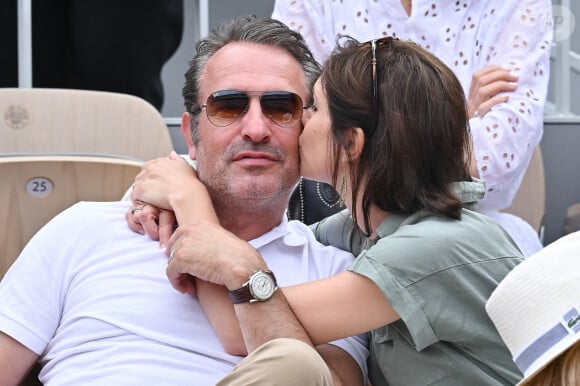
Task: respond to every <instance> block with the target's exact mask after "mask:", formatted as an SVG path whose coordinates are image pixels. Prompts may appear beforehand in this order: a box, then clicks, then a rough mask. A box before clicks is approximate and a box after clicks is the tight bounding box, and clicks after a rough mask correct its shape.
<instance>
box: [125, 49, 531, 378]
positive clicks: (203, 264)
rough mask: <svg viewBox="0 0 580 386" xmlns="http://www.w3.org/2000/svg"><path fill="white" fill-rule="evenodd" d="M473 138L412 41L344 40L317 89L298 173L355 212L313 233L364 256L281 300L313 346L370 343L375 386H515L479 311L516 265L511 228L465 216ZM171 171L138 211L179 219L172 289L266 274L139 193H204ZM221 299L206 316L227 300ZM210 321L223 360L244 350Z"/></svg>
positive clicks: (458, 105)
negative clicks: (355, 339) (366, 336)
mask: <svg viewBox="0 0 580 386" xmlns="http://www.w3.org/2000/svg"><path fill="white" fill-rule="evenodd" d="M467 126H468V117H467V111H466V107H465V99H464V96H463V91H462V88H461V85H460V83H459V81H458V80H457V78H456V77H455V75H454V74H453V72H452V71H451V70H449V68H447V67H446V66H445V65H444V64H443V63H442V62H441V61H440V60H438V59H437V58H435V57H434V56H433V55H431V54H429V53H428V52H427V51H425V50H423V49H421V48H420V47H418V46H417V45H415V44H414V43H412V42H406V41H399V40H393V39H391V38H386V39H381V40H373V41H371V42H367V43H363V44H359V43H358V42H357V41H355V40H347V41H345V42H344V45H343V46H342V47H338V48H337V51H336V52H335V53H333V55H331V57H330V58H329V59H328V60H327V62H326V63H325V65H324V68H323V72H322V75H321V77H320V79H319V80H318V82H317V83H316V86H315V89H314V105H313V106H312V112H311V116H310V118H309V120H308V121H307V122H306V125H305V128H304V131H303V134H302V136H301V138H300V146H301V157H302V165H301V172H302V174H303V175H304V176H306V177H308V178H312V179H316V180H320V181H322V182H326V183H330V184H332V185H333V186H334V187H335V188H336V190H337V191H338V192H339V193H340V195H341V197H342V199H343V200H344V202H345V204H346V206H347V207H348V209H349V211H348V212H341V213H339V214H337V215H334V216H332V217H330V218H329V219H327V220H325V221H323V222H321V223H320V224H318V225H317V227H316V233H317V236H318V237H319V238H320V239H321V240H323V241H325V242H328V243H332V244H336V245H337V246H340V247H343V248H348V249H350V250H351V251H353V253H355V255H358V257H357V258H356V260H355V261H354V262H353V264H352V265H351V266H350V267H349V269H348V270H347V271H346V272H343V273H341V274H338V275H336V276H334V277H331V278H328V279H325V280H319V281H314V282H310V283H307V284H303V285H298V286H293V287H287V288H284V289H283V292H284V295H285V296H286V298H287V300H288V302H289V304H290V305H291V307H292V310H293V312H294V313H295V314H296V316H297V317H298V319H299V320H300V321H301V323H302V325H303V326H304V327H305V329H306V330H307V331H308V333H309V335H310V337H311V338H312V340H313V342H314V343H315V344H318V343H322V342H328V341H332V340H334V339H337V338H339V337H344V336H351V335H355V334H360V333H363V332H367V331H370V332H371V345H372V349H371V358H370V360H369V375H370V380H371V382H372V384H373V385H384V384H389V385H427V384H429V385H434V384H441V385H508V384H510V385H512V384H514V383H516V382H517V381H518V379H520V378H521V374H520V373H519V371H518V370H517V368H516V366H515V364H514V363H513V362H512V360H511V357H510V354H509V351H508V350H507V348H506V347H505V346H504V344H503V342H502V340H501V338H500V337H499V335H498V334H497V331H496V330H495V328H494V327H493V324H492V323H491V321H490V319H489V317H488V316H487V314H486V312H485V301H486V300H487V298H488V297H489V295H490V293H491V292H492V291H493V290H494V289H495V287H496V286H497V284H498V283H499V281H500V280H501V279H503V277H504V276H505V275H506V274H507V273H508V272H509V271H510V270H511V269H512V268H513V267H515V266H516V265H517V264H518V263H519V262H520V261H521V259H522V255H521V253H520V251H519V249H518V247H517V246H516V245H515V243H514V242H513V241H512V239H511V238H510V237H509V236H508V235H507V234H506V232H505V231H504V230H503V228H501V227H500V226H499V225H498V224H496V223H495V222H493V221H492V220H490V219H489V218H487V217H485V216H482V215H480V214H478V213H476V212H473V211H471V210H470V209H468V208H466V207H465V206H469V205H470V204H473V203H475V202H476V201H477V200H478V199H479V198H481V197H482V195H483V192H484V188H483V185H482V183H481V182H480V181H472V179H471V177H470V176H469V165H468V163H467V162H466V160H467V159H469V156H466V154H467V155H469V149H468V147H469V133H468V131H467ZM168 162H169V163H171V162H176V161H173V160H169V159H164V160H156V161H155V162H153V163H150V164H148V165H147V166H146V167H145V168H144V170H143V171H142V172H141V173H140V175H139V176H138V178H137V181H136V188H135V190H134V191H133V199H134V200H136V199H139V200H141V201H144V202H148V203H151V204H153V205H156V206H158V207H161V208H166V209H173V210H175V211H176V212H177V213H178V217H179V218H180V221H181V224H184V225H181V226H180V227H179V228H178V230H177V231H176V233H175V234H174V235H173V236H172V238H171V239H170V241H169V243H168V246H167V250H168V251H171V253H170V260H169V265H168V268H167V274H168V276H169V278H170V280H171V281H172V284H173V285H174V287H176V288H177V289H179V290H181V291H189V292H193V289H192V287H191V281H189V278H191V276H194V277H196V278H198V279H202V280H204V281H210V282H213V283H215V284H218V285H222V284H224V281H225V278H227V276H228V275H232V274H234V273H235V272H240V269H244V270H246V269H248V267H256V266H260V267H263V266H264V262H263V260H261V257H260V256H259V254H258V253H257V251H255V250H253V248H251V246H250V245H249V244H248V243H247V242H245V241H242V240H237V241H234V240H232V237H231V235H228V234H227V233H226V232H225V231H223V229H221V228H220V227H217V226H216V225H215V220H213V221H211V219H210V220H208V221H206V220H205V219H203V218H202V219H200V218H199V217H200V216H197V215H196V214H195V213H191V212H190V213H183V212H180V207H179V205H176V204H175V202H179V200H176V201H173V200H169V199H167V198H164V197H156V196H157V195H156V193H155V191H154V189H147V191H145V190H144V189H143V188H142V187H141V186H144V185H142V184H144V183H145V182H147V184H145V185H147V186H149V187H151V182H152V179H153V181H154V182H156V183H162V184H165V185H170V186H172V187H173V188H172V189H173V190H171V189H170V191H174V192H178V191H180V195H181V196H182V197H183V196H185V197H191V196H192V195H193V196H196V197H199V195H203V194H207V193H204V191H203V185H202V184H201V183H199V182H198V181H197V180H196V179H193V178H191V177H188V176H190V175H191V172H190V173H188V174H187V175H185V176H180V178H175V177H170V176H169V173H156V172H155V165H156V164H163V165H165V169H166V170H168V169H171V168H167V163H168ZM181 170H183V168H181ZM148 176H151V177H148ZM152 176H156V177H152ZM165 188H166V190H167V186H166V187H165ZM196 200H197V198H196ZM189 204H190V205H191V202H190V203H189ZM201 206H203V205H201ZM204 211H207V207H200V212H199V213H204ZM208 217H210V218H211V217H212V216H208ZM130 220H132V219H130ZM130 222H131V221H130ZM201 229H203V233H204V235H203V236H201V234H200V230H201ZM209 234H211V235H212V236H211V237H208V235H209ZM222 239H223V240H226V239H227V242H223V243H222V242H211V240H222ZM201 250H203V251H204V253H203V256H202V254H201V253H200V251H201ZM204 256H206V257H207V256H211V258H205V259H204ZM232 256H235V257H236V258H232ZM321 258H324V257H323V256H321ZM188 275H191V276H188ZM202 288H203V287H198V295H199V296H200V297H201V296H206V295H207V292H206V291H205V290H203V291H202ZM230 290H231V288H230ZM221 294H222V295H223V294H224V291H223V290H222V291H221ZM212 296H213V295H212ZM217 296H219V294H218V295H216V299H215V302H213V303H208V302H206V304H217V303H218V302H222V303H220V304H224V303H226V302H227V301H228V299H227V297H226V299H225V301H224V299H217ZM226 308H227V309H229V311H224V309H226ZM206 311H207V313H208V315H209V317H210V319H211V320H218V319H219V320H220V321H221V322H220V323H219V324H217V325H214V327H216V329H217V330H218V334H220V336H221V337H222V340H223V341H224V342H223V343H224V346H225V347H226V348H232V350H233V348H234V347H239V346H240V345H242V346H243V341H242V340H241V337H240V336H238V335H236V334H232V333H231V332H232V331H236V328H235V324H236V322H237V321H236V320H235V316H234V313H233V309H232V306H231V303H230V304H226V306H225V307H222V309H221V310H220V312H222V315H221V316H220V317H219V318H217V317H215V315H214V316H212V313H213V312H215V309H213V310H212V309H208V310H206ZM226 313H227V314H229V317H228V316H226V315H224V314H226ZM224 320H227V321H224Z"/></svg>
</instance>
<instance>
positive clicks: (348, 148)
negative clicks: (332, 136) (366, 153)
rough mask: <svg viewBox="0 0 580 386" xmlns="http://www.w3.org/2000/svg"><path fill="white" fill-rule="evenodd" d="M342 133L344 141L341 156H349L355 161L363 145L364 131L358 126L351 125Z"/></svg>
mask: <svg viewBox="0 0 580 386" xmlns="http://www.w3.org/2000/svg"><path fill="white" fill-rule="evenodd" d="M344 135H345V140H346V141H345V146H344V150H345V151H344V152H343V157H346V158H348V157H350V159H351V160H353V161H356V160H357V159H358V158H359V157H360V156H361V154H362V152H363V149H364V147H365V133H364V131H363V129H361V128H360V127H351V128H350V129H348V130H347V131H345V134H344ZM345 161H346V160H345Z"/></svg>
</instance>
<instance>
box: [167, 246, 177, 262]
mask: <svg viewBox="0 0 580 386" xmlns="http://www.w3.org/2000/svg"><path fill="white" fill-rule="evenodd" d="M174 258H175V249H172V250H171V252H170V253H169V260H167V264H168V265H169V263H171V260H173V259H174Z"/></svg>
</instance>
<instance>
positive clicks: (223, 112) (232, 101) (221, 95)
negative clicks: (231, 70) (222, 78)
mask: <svg viewBox="0 0 580 386" xmlns="http://www.w3.org/2000/svg"><path fill="white" fill-rule="evenodd" d="M249 101H250V100H249V97H248V96H247V95H246V94H244V93H242V92H239V91H218V92H215V93H213V94H212V95H211V96H210V97H209V98H208V100H207V117H208V119H209V120H210V122H211V123H213V124H214V125H216V126H222V127H223V126H228V125H231V124H232V123H234V122H235V121H237V120H238V119H240V117H241V116H242V115H244V113H245V112H246V110H247V109H248V105H249Z"/></svg>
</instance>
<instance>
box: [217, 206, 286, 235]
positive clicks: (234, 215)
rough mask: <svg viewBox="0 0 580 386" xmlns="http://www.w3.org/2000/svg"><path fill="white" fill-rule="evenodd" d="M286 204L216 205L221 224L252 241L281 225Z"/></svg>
mask: <svg viewBox="0 0 580 386" xmlns="http://www.w3.org/2000/svg"><path fill="white" fill-rule="evenodd" d="M285 210H286V206H282V207H281V208H259V209H256V208H247V209H240V208H231V207H229V208H227V209H223V210H222V209H220V208H218V207H216V212H217V215H218V218H219V219H220V223H221V225H222V226H223V227H224V228H225V229H227V230H228V231H230V232H232V233H233V234H235V235H236V236H238V237H239V238H241V239H243V240H246V241H250V240H253V239H255V238H257V237H259V236H262V235H264V234H266V233H268V232H269V231H270V230H272V229H273V228H275V227H277V226H278V225H280V222H281V221H282V216H284V213H285Z"/></svg>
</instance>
